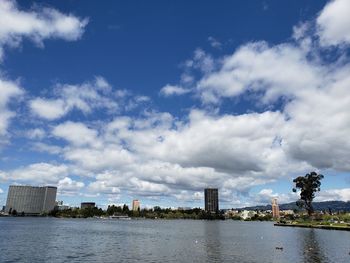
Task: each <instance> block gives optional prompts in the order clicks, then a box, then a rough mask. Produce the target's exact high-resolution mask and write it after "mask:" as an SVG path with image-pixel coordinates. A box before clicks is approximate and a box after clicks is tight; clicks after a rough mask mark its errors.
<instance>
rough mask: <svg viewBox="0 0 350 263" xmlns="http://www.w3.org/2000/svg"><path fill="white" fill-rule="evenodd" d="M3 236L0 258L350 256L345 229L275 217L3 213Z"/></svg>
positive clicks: (269, 258) (192, 259)
mask: <svg viewBox="0 0 350 263" xmlns="http://www.w3.org/2000/svg"><path fill="white" fill-rule="evenodd" d="M0 236H1V239H0V262H242V263H245V262H246V263H248V262H249V263H252V262H259V263H261V262H266V263H267V262H278V263H279V262H310V263H313V262H315V263H316V262H317V263H321V262H325V263H326V262H334V263H335V262H337V263H339V262H349V260H350V255H349V252H350V233H349V232H346V231H344V232H342V231H329V230H320V229H304V228H283V227H274V226H273V223H272V222H240V221H231V220H226V221H204V220H127V221H123V220H101V219H57V218H26V217H25V218H0ZM276 247H283V250H277V249H276Z"/></svg>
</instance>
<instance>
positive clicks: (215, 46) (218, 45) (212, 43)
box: [208, 36, 222, 49]
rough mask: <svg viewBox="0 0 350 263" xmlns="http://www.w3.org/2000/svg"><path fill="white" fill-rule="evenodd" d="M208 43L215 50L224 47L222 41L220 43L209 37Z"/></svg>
mask: <svg viewBox="0 0 350 263" xmlns="http://www.w3.org/2000/svg"><path fill="white" fill-rule="evenodd" d="M208 41H209V44H210V45H211V46H212V47H213V48H217V49H220V48H221V47H222V44H221V42H220V41H218V40H217V39H215V38H214V37H211V36H210V37H208Z"/></svg>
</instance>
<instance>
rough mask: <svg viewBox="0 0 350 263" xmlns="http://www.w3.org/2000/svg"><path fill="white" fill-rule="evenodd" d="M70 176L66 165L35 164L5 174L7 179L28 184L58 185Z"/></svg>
mask: <svg viewBox="0 0 350 263" xmlns="http://www.w3.org/2000/svg"><path fill="white" fill-rule="evenodd" d="M67 174H68V167H67V166H66V165H64V164H59V165H54V164H49V163H34V164H30V165H28V166H25V167H21V168H18V169H15V170H12V171H9V172H4V175H5V179H6V180H11V181H16V182H17V181H18V182H26V183H38V184H57V183H58V181H59V180H60V179H61V178H64V177H65V176H67Z"/></svg>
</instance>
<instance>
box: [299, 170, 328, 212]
mask: <svg viewBox="0 0 350 263" xmlns="http://www.w3.org/2000/svg"><path fill="white" fill-rule="evenodd" d="M323 177H324V176H323V175H322V174H318V173H316V172H311V173H308V174H306V175H305V176H299V177H297V178H295V179H294V180H293V182H294V183H295V187H294V188H293V192H296V191H297V190H298V189H300V200H298V201H297V205H298V206H299V207H305V209H306V211H307V212H308V214H309V216H311V215H312V213H313V212H314V208H313V206H312V201H313V200H314V198H315V193H316V192H318V191H320V190H321V180H322V179H323Z"/></svg>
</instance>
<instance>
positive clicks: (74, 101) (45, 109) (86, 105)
mask: <svg viewBox="0 0 350 263" xmlns="http://www.w3.org/2000/svg"><path fill="white" fill-rule="evenodd" d="M111 92H112V88H111V86H110V84H109V83H108V82H107V81H106V80H105V79H104V78H103V77H101V76H98V77H96V78H95V80H94V81H93V82H85V83H83V84H81V85H69V84H64V85H61V84H59V85H57V86H56V87H55V89H54V93H55V94H54V95H53V98H35V99H33V100H31V101H30V102H29V107H30V109H31V111H32V113H33V114H35V115H37V116H39V117H41V118H43V119H47V120H55V119H59V118H61V117H63V116H64V115H66V114H67V113H68V112H69V111H71V110H73V109H77V110H79V111H81V112H83V113H84V114H88V113H91V111H92V110H93V109H99V108H105V109H107V110H111V111H112V110H118V109H119V106H118V103H117V102H116V101H114V100H113V99H112V98H111V95H112V94H111Z"/></svg>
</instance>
